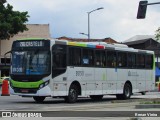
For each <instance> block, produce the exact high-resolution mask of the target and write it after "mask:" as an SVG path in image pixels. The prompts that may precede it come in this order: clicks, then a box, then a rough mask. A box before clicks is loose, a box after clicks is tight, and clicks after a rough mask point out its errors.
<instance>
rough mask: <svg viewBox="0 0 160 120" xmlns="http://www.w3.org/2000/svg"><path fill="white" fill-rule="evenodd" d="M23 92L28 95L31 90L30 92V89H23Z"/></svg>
mask: <svg viewBox="0 0 160 120" xmlns="http://www.w3.org/2000/svg"><path fill="white" fill-rule="evenodd" d="M21 92H22V93H28V92H29V90H28V89H22V90H21Z"/></svg>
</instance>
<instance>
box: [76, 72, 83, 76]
mask: <svg viewBox="0 0 160 120" xmlns="http://www.w3.org/2000/svg"><path fill="white" fill-rule="evenodd" d="M76 76H84V71H76Z"/></svg>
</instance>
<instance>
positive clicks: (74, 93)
mask: <svg viewBox="0 0 160 120" xmlns="http://www.w3.org/2000/svg"><path fill="white" fill-rule="evenodd" d="M76 95H77V94H76V90H74V89H71V90H70V98H71V99H72V100H75V99H76V97H77V96H76Z"/></svg>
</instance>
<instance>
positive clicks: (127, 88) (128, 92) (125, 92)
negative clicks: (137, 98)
mask: <svg viewBox="0 0 160 120" xmlns="http://www.w3.org/2000/svg"><path fill="white" fill-rule="evenodd" d="M131 95H132V88H131V85H130V84H128V83H126V84H125V85H124V88H123V94H117V95H116V97H117V99H118V100H126V99H129V98H130V97H131Z"/></svg>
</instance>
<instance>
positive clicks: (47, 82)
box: [39, 80, 49, 89]
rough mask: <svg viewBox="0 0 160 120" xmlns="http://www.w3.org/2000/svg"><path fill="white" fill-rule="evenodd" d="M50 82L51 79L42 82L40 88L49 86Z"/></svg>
mask: <svg viewBox="0 0 160 120" xmlns="http://www.w3.org/2000/svg"><path fill="white" fill-rule="evenodd" d="M48 84H49V80H48V81H46V82H44V83H42V84H41V85H40V86H39V89H42V88H43V87H45V86H47V85H48Z"/></svg>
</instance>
